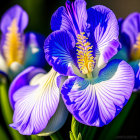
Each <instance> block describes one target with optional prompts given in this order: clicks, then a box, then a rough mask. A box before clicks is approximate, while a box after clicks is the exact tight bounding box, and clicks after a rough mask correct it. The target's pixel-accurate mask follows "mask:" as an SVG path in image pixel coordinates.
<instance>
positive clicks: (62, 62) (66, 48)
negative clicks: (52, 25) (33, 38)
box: [44, 30, 76, 75]
mask: <svg viewBox="0 0 140 140" xmlns="http://www.w3.org/2000/svg"><path fill="white" fill-rule="evenodd" d="M74 45H75V40H74V38H73V36H72V35H71V34H70V33H69V32H67V31H63V30H61V31H60V30H59V31H55V32H53V33H51V34H50V35H49V36H48V37H47V39H46V41H45V44H44V51H45V57H46V60H47V62H48V63H49V64H50V65H51V66H52V67H53V68H54V69H55V70H56V71H57V72H59V73H60V74H63V75H73V74H74V73H73V70H72V64H73V63H74V58H75V56H76V51H75V50H74V48H73V46H74Z"/></svg>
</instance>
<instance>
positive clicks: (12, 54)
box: [3, 19, 24, 66]
mask: <svg viewBox="0 0 140 140" xmlns="http://www.w3.org/2000/svg"><path fill="white" fill-rule="evenodd" d="M3 50H4V56H5V59H6V63H7V65H8V66H10V65H11V64H12V63H13V62H18V63H20V64H23V58H24V46H23V44H22V42H21V37H20V34H19V33H18V26H17V21H16V19H14V20H13V21H12V23H11V25H10V26H9V27H8V33H7V34H6V39H5V43H4V46H3Z"/></svg>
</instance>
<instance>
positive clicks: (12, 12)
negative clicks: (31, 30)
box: [0, 5, 28, 33]
mask: <svg viewBox="0 0 140 140" xmlns="http://www.w3.org/2000/svg"><path fill="white" fill-rule="evenodd" d="M14 19H16V22H17V25H18V29H19V32H23V30H24V29H25V28H26V26H27V24H28V15H27V13H26V12H25V11H24V10H23V9H22V8H21V7H20V6H19V5H15V6H13V7H11V8H10V9H9V10H8V11H7V12H6V13H5V14H4V15H3V17H2V19H1V27H0V28H1V31H2V32H3V33H7V31H8V27H9V26H10V25H11V23H12V21H13V20H14Z"/></svg>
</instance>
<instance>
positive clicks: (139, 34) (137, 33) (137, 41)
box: [115, 13, 140, 91]
mask: <svg viewBox="0 0 140 140" xmlns="http://www.w3.org/2000/svg"><path fill="white" fill-rule="evenodd" d="M119 23H120V41H121V42H122V49H121V50H120V52H119V53H118V54H117V56H115V58H121V59H125V60H126V61H128V63H129V64H130V65H131V66H132V68H133V70H134V72H135V86H134V91H138V90H139V89H140V13H132V14H130V15H129V16H128V17H127V18H126V19H124V20H123V19H119Z"/></svg>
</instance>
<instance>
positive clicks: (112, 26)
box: [87, 5, 119, 62]
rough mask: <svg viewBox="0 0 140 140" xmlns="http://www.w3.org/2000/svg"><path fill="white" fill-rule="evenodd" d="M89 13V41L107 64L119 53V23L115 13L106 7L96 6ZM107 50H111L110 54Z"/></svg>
mask: <svg viewBox="0 0 140 140" xmlns="http://www.w3.org/2000/svg"><path fill="white" fill-rule="evenodd" d="M87 13H88V20H87V23H88V24H90V27H89V31H90V36H89V40H90V42H91V43H92V44H93V46H94V47H95V48H96V53H97V54H101V55H102V57H104V59H105V61H106V62H107V61H108V60H109V59H110V58H111V57H113V56H114V55H115V54H116V53H117V48H118V47H119V42H118V35H119V28H118V21H117V19H116V17H115V15H114V13H113V12H112V11H111V10H110V9H109V8H107V7H105V6H101V5H97V6H94V7H92V8H90V9H88V11H87ZM105 50H109V52H108V54H106V53H107V52H106V51H105ZM94 51H95V50H94ZM111 52H113V53H111ZM104 53H105V54H104ZM107 55H108V56H107Z"/></svg>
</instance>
